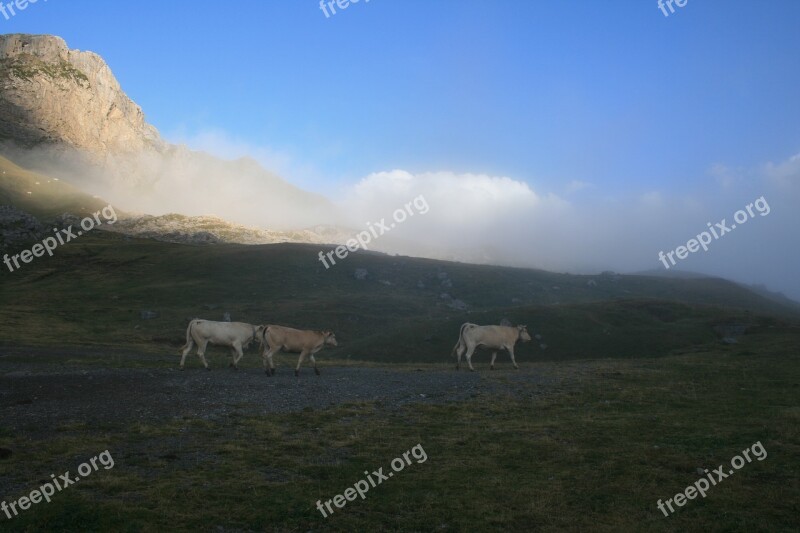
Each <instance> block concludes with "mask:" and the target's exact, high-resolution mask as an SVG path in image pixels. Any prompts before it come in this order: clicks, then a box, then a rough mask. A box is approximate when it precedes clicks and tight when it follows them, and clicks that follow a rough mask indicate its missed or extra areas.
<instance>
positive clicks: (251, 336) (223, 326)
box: [181, 318, 264, 370]
mask: <svg viewBox="0 0 800 533" xmlns="http://www.w3.org/2000/svg"><path fill="white" fill-rule="evenodd" d="M263 329H264V326H254V325H252V324H246V323H244V322H213V321H211V320H201V319H198V318H195V319H194V320H192V321H191V322H189V327H187V328H186V344H185V345H184V346H183V348H181V350H182V354H181V370H183V363H184V362H185V361H186V355H187V354H188V353H189V352H190V351H191V349H192V346H194V343H197V356H198V357H199V358H200V360H201V361H202V362H203V366H205V367H206V370H211V369H210V368H208V362H207V361H206V356H205V354H206V346H208V343H211V344H216V345H218V346H230V348H231V354H232V355H233V357H234V359H233V362H232V363H231V365H230V366H232V367H234V368H237V369H238V368H239V367H238V364H239V361H240V360H241V358H242V357H243V355H244V354H243V353H242V348H247V347H248V346H250V343H251V342H253V341H254V340H258V339H259V338H260V336H261V331H262V330H263Z"/></svg>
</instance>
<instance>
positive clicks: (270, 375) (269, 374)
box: [264, 369, 272, 377]
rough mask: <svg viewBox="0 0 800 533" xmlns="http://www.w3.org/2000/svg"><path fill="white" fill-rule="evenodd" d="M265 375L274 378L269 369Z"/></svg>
mask: <svg viewBox="0 0 800 533" xmlns="http://www.w3.org/2000/svg"><path fill="white" fill-rule="evenodd" d="M264 373H265V374H266V375H267V376H269V377H272V374H271V373H270V371H269V369H267V370H264Z"/></svg>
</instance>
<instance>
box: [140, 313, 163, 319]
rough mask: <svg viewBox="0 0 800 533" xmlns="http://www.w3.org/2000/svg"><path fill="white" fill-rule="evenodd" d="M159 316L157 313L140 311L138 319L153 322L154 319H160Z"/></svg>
mask: <svg viewBox="0 0 800 533" xmlns="http://www.w3.org/2000/svg"><path fill="white" fill-rule="evenodd" d="M160 316H161V314H160V313H159V312H158V311H140V312H139V318H141V319H142V320H153V319H154V318H158V317H160Z"/></svg>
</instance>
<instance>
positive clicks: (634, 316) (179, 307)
mask: <svg viewBox="0 0 800 533" xmlns="http://www.w3.org/2000/svg"><path fill="white" fill-rule="evenodd" d="M318 251H319V248H318V247H316V246H313V245H297V244H282V245H265V246H241V245H215V246H187V245H176V244H168V243H160V242H154V241H148V240H137V239H129V238H125V237H122V236H120V235H115V234H109V233H104V232H101V231H94V232H93V233H92V234H88V235H84V236H83V237H81V238H80V239H78V240H77V241H73V242H70V243H68V245H66V246H63V247H61V248H59V249H58V250H57V251H56V255H55V256H54V257H52V258H48V257H43V258H39V259H36V260H35V261H34V262H33V263H31V264H28V265H24V267H23V268H22V269H20V270H18V271H15V272H8V271H6V270H3V272H2V274H1V275H0V301H2V307H0V339H2V341H3V342H4V343H5V344H14V345H28V346H33V345H52V344H58V345H64V346H69V345H72V346H91V345H96V346H97V345H99V346H115V347H123V348H130V349H135V350H139V351H145V352H151V353H162V354H164V353H169V354H172V353H174V351H175V348H176V347H178V346H180V345H181V344H182V343H183V341H184V332H185V327H186V323H187V321H188V320H189V319H191V318H194V317H201V318H207V319H211V320H222V317H223V313H224V312H229V313H230V314H231V317H232V319H233V320H235V321H245V322H252V323H277V324H286V325H293V326H297V327H303V328H313V329H322V328H331V329H333V330H335V331H336V333H337V336H338V338H339V341H340V344H341V346H340V348H339V349H337V350H331V351H329V352H328V354H329V355H335V356H336V357H338V358H343V359H345V358H354V359H366V360H378V361H398V362H402V361H429V362H433V361H443V360H447V359H446V358H447V357H448V354H449V352H450V350H451V348H452V346H453V344H454V342H455V340H456V337H457V332H458V326H459V325H460V324H461V323H462V322H465V321H471V322H477V323H499V321H500V320H501V319H502V318H508V319H510V320H512V321H513V322H515V323H525V324H528V325H529V327H530V330H531V332H532V333H538V334H541V335H542V336H543V339H541V340H537V341H535V342H533V343H529V344H527V345H525V346H524V347H522V348H521V349H520V351H519V353H520V354H521V356H520V357H521V360H523V361H524V360H530V359H531V358H535V359H542V358H545V359H553V358H575V357H579V358H585V357H595V356H603V357H605V356H617V357H619V356H635V355H636V354H637V353H639V352H640V351H641V350H643V349H645V348H646V349H647V351H648V352H649V353H656V354H657V353H669V352H670V351H671V350H674V349H677V348H679V347H685V346H694V345H698V344H703V343H705V342H709V341H713V340H715V339H716V335H715V333H714V331H713V326H715V325H719V324H724V323H745V324H751V325H755V326H759V325H760V326H761V327H763V326H766V325H769V324H770V323H772V322H774V321H775V320H777V319H765V318H759V317H760V316H761V315H769V316H778V317H785V318H790V317H793V316H794V317H796V316H797V315H796V314H794V311H793V309H792V308H790V307H787V306H783V305H781V304H779V303H776V302H772V301H769V300H767V299H765V298H763V297H761V296H758V295H756V294H754V293H752V292H750V291H748V290H746V289H744V288H742V287H740V286H738V285H736V284H733V283H729V282H726V281H723V280H718V279H692V280H681V279H661V278H654V277H644V276H616V275H601V276H593V277H592V276H573V275H566V274H555V273H549V272H543V271H537V270H527V269H515V268H502V267H490V266H477V265H467V264H460V263H448V262H441V261H433V260H425V259H415V258H408V257H392V256H386V255H382V254H374V253H356V254H354V255H352V256H350V257H348V258H347V259H345V260H344V261H342V262H340V263H339V264H337V265H335V266H333V267H332V268H330V269H329V270H326V269H325V268H324V267H323V266H322V264H321V263H320V262H319V261H318V260H317V253H318ZM361 268H363V269H366V270H367V272H368V274H367V277H366V279H363V280H358V279H356V278H355V276H354V271H355V269H361ZM590 280H591V281H590ZM443 293H446V294H447V295H449V298H443V297H442V295H443ZM453 299H458V300H461V301H463V302H465V304H466V305H467V309H466V310H458V309H454V308H453V307H452V306H451V305H450V304H451V303H452V302H453ZM141 311H155V312H157V313H159V315H160V316H159V317H158V318H156V319H152V320H143V319H142V318H141V317H140V313H141ZM770 321H772V322H770ZM540 343H544V344H546V345H547V347H546V348H545V349H542V348H541V347H540V346H539V344H540ZM483 357H484V359H485V358H486V356H485V355H484V356H483ZM503 357H505V356H503ZM501 360H503V359H502V358H501Z"/></svg>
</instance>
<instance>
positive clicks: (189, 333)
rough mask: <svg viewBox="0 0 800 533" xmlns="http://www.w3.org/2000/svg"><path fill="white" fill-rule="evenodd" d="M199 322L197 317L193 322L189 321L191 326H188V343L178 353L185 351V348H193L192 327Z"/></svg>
mask: <svg viewBox="0 0 800 533" xmlns="http://www.w3.org/2000/svg"><path fill="white" fill-rule="evenodd" d="M196 323H197V319H196V318H195V319H194V320H192V321H191V322H189V327H188V328H186V344H184V345H183V347H182V348H181V349H180V350H179V351H178V353H183V351H184V350H186V349H188V348H191V346H192V328H193V327H194V325H195V324H196Z"/></svg>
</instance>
